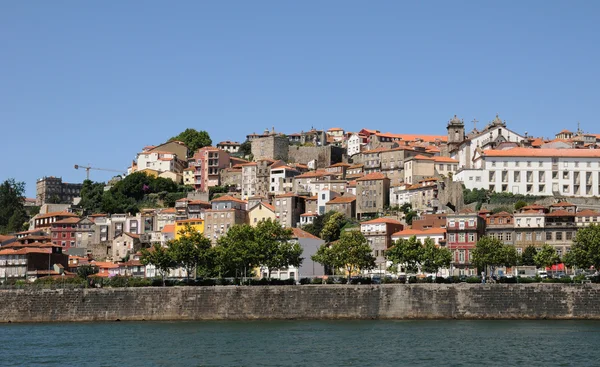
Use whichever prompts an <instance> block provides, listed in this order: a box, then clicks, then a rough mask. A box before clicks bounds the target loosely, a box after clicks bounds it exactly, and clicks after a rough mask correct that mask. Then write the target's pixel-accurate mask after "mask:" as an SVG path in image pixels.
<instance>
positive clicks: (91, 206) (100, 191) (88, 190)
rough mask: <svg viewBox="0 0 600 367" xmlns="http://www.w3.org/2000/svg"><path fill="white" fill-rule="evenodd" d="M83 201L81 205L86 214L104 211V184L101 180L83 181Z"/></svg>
mask: <svg viewBox="0 0 600 367" xmlns="http://www.w3.org/2000/svg"><path fill="white" fill-rule="evenodd" d="M80 195H81V201H80V202H79V206H81V208H82V209H83V212H84V214H86V215H89V214H95V213H100V212H101V211H102V198H103V197H104V184H103V183H101V182H92V181H91V180H85V181H83V186H82V188H81V194H80Z"/></svg>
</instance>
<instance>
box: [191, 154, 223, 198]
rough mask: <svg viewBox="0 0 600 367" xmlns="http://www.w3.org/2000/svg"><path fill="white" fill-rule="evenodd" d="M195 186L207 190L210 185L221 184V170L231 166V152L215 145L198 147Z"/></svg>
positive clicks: (195, 157)
mask: <svg viewBox="0 0 600 367" xmlns="http://www.w3.org/2000/svg"><path fill="white" fill-rule="evenodd" d="M193 165H194V168H195V170H194V188H195V189H196V191H201V192H206V191H208V188H209V187H213V186H219V184H220V179H219V178H220V172H221V170H222V169H224V168H227V167H229V153H228V152H226V151H224V150H221V149H217V148H215V147H204V148H200V149H198V151H196V153H195V154H194V162H193Z"/></svg>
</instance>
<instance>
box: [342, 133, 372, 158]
mask: <svg viewBox="0 0 600 367" xmlns="http://www.w3.org/2000/svg"><path fill="white" fill-rule="evenodd" d="M368 139H369V138H368V137H367V136H366V135H362V134H360V133H354V134H352V135H350V137H349V138H348V143H347V152H348V155H349V156H353V155H356V154H358V153H360V152H361V150H362V149H363V147H364V146H365V145H367V142H368Z"/></svg>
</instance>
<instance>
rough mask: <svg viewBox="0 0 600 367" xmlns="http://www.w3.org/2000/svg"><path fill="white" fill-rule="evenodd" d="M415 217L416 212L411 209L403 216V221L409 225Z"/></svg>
mask: <svg viewBox="0 0 600 367" xmlns="http://www.w3.org/2000/svg"><path fill="white" fill-rule="evenodd" d="M416 217H417V212H415V211H412V210H411V211H409V212H408V213H407V214H406V215H405V216H404V221H405V222H406V224H408V225H411V224H412V222H413V220H414V219H415V218H416Z"/></svg>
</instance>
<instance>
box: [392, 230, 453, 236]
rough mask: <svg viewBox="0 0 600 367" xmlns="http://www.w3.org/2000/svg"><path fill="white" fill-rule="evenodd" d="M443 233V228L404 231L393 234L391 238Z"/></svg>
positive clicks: (444, 231)
mask: <svg viewBox="0 0 600 367" xmlns="http://www.w3.org/2000/svg"><path fill="white" fill-rule="evenodd" d="M445 233H446V229H445V228H428V229H405V230H402V231H400V232H396V233H394V234H393V235H392V236H429V235H431V236H434V235H444V234H445Z"/></svg>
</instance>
